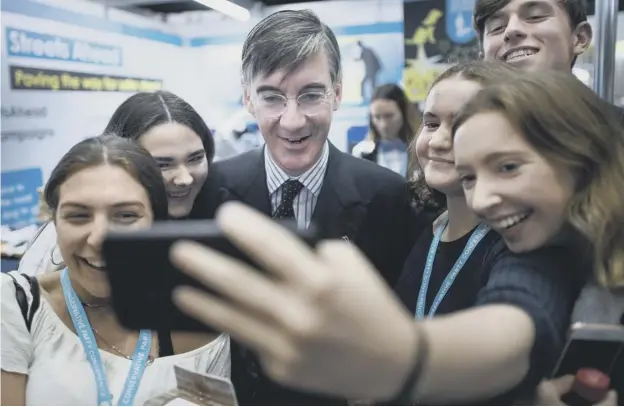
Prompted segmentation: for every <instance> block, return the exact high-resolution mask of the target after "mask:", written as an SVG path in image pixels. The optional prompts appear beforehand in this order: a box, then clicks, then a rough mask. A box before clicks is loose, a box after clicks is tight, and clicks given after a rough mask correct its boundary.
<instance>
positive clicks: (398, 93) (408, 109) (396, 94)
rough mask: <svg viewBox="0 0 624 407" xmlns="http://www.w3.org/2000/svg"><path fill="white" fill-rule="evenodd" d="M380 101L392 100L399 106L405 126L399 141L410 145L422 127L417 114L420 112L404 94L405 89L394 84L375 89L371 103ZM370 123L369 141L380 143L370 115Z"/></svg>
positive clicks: (402, 128)
mask: <svg viewBox="0 0 624 407" xmlns="http://www.w3.org/2000/svg"><path fill="white" fill-rule="evenodd" d="M379 99H384V100H391V101H393V102H394V103H396V104H397V106H398V107H399V110H400V111H401V116H402V118H403V125H402V126H401V130H399V139H401V140H403V141H404V142H405V143H407V144H409V143H410V141H411V140H412V138H413V137H414V136H415V135H416V131H417V130H418V127H419V125H420V123H419V122H420V120H419V118H418V114H417V113H416V112H417V111H418V110H417V109H416V107H415V106H414V105H412V103H411V102H410V100H409V99H408V98H407V95H405V92H403V89H401V87H400V86H398V85H395V84H394V83H388V84H386V85H381V86H378V87H376V88H375V90H374V91H373V95H372V97H371V101H370V102H371V103H373V102H374V101H375V100H379ZM368 123H369V124H368V126H369V127H368V128H369V132H368V139H369V140H371V141H375V142H377V141H379V139H380V136H379V132H378V131H377V129H376V128H375V125H374V124H373V117H372V115H371V114H370V113H369V115H368Z"/></svg>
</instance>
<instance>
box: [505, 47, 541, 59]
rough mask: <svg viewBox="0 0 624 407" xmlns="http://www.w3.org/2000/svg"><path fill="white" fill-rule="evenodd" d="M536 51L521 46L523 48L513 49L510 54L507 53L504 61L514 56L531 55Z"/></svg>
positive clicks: (514, 57)
mask: <svg viewBox="0 0 624 407" xmlns="http://www.w3.org/2000/svg"><path fill="white" fill-rule="evenodd" d="M536 52H537V51H535V50H533V49H527V48H523V49H519V50H517V51H514V52H512V53H510V54H508V55H507V56H506V57H505V61H511V60H512V59H516V58H520V57H524V56H529V55H533V54H535V53H536Z"/></svg>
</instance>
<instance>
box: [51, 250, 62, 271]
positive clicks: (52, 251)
mask: <svg viewBox="0 0 624 407" xmlns="http://www.w3.org/2000/svg"><path fill="white" fill-rule="evenodd" d="M57 250H58V246H56V245H55V246H54V247H53V248H52V250H51V251H50V262H51V263H52V264H53V265H54V266H57V267H58V266H61V265H63V258H62V257H61V256H60V254H59V257H60V258H61V260H59V261H58V263H57V262H56V261H54V253H55V252H56V251H57Z"/></svg>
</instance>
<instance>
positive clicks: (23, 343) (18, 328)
mask: <svg viewBox="0 0 624 407" xmlns="http://www.w3.org/2000/svg"><path fill="white" fill-rule="evenodd" d="M20 277H21V276H20ZM1 279H2V280H1V281H2V297H1V299H0V301H1V302H2V320H1V328H2V329H1V332H2V342H1V343H0V350H1V358H0V363H1V366H0V367H1V368H2V370H4V371H7V372H15V373H21V374H25V375H28V384H27V386H26V405H66V406H67V405H81V406H84V405H96V404H97V391H96V384H95V379H94V376H93V370H92V369H91V365H90V364H89V362H88V361H87V359H86V356H85V352H84V349H83V345H82V343H81V342H80V339H78V337H77V336H76V334H75V333H74V332H72V331H71V330H70V329H69V328H68V327H67V326H66V325H65V324H64V323H63V321H62V320H61V319H60V318H59V317H58V315H56V313H55V312H54V310H53V309H52V306H51V305H50V303H49V302H48V301H47V300H46V298H45V297H44V296H42V297H41V303H40V306H39V309H38V310H37V311H36V313H35V315H34V318H33V322H32V326H31V332H28V330H27V328H26V324H25V322H24V318H23V316H22V313H21V311H20V308H19V305H18V303H17V300H16V297H15V286H14V283H13V280H12V279H11V277H9V276H7V275H5V274H3V275H2V277H1ZM18 280H20V283H21V284H22V286H23V287H24V289H25V291H26V293H27V295H28V296H29V303H30V301H32V297H31V296H30V288H29V287H28V285H27V283H26V282H25V279H23V280H24V281H21V280H22V279H18ZM100 355H101V358H102V364H103V365H104V369H105V371H106V377H107V380H108V386H109V389H110V391H111V392H112V393H113V401H114V402H115V403H116V402H117V400H119V395H120V393H121V392H122V390H123V386H124V383H125V380H126V377H127V375H128V372H129V370H130V364H131V362H132V361H130V360H127V359H125V358H123V357H121V356H117V355H114V354H111V353H108V352H106V351H104V350H100ZM174 365H177V366H180V367H183V368H186V369H188V370H192V371H195V372H202V373H208V374H212V375H216V376H220V377H225V378H228V379H229V376H230V341H229V337H228V336H227V335H225V334H222V335H220V336H219V337H217V338H216V339H215V340H214V341H212V342H211V343H209V344H207V345H205V346H203V347H201V348H199V349H196V350H194V351H191V352H187V353H184V354H180V355H173V356H166V357H162V358H156V359H155V360H154V362H153V363H152V364H151V365H149V366H147V368H146V369H145V373H144V375H143V378H142V380H141V383H140V385H139V389H138V391H137V394H136V397H135V399H134V405H143V404H144V403H145V402H146V401H147V400H149V399H151V398H153V397H155V396H158V395H161V394H163V393H165V392H167V391H169V390H171V389H173V388H175V387H176V379H175V373H174V369H173V366H174Z"/></svg>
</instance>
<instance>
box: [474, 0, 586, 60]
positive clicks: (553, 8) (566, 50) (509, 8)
mask: <svg viewBox="0 0 624 407" xmlns="http://www.w3.org/2000/svg"><path fill="white" fill-rule="evenodd" d="M591 38H592V32H591V27H590V25H589V23H587V22H583V23H581V24H579V25H578V26H577V27H572V26H571V23H570V18H569V17H568V14H567V12H566V10H565V9H564V8H563V5H562V4H561V2H560V1H559V0H511V1H510V2H509V3H508V4H507V5H506V6H505V7H503V8H501V9H500V10H498V12H496V13H494V14H493V15H492V17H490V18H489V19H488V20H487V21H486V22H485V26H484V29H483V52H484V58H485V60H486V61H488V60H489V61H491V60H501V61H503V62H507V63H509V64H512V65H514V66H516V67H518V68H520V69H523V70H527V71H539V70H544V69H556V70H561V71H569V70H571V69H572V61H573V60H574V58H575V57H576V56H578V55H581V54H582V53H583V52H585V50H586V49H587V47H588V46H589V44H590V43H591Z"/></svg>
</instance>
